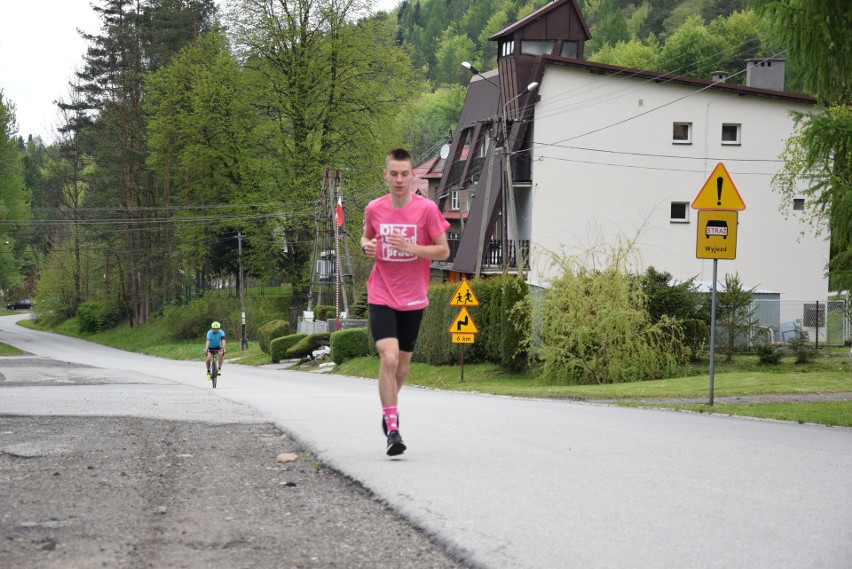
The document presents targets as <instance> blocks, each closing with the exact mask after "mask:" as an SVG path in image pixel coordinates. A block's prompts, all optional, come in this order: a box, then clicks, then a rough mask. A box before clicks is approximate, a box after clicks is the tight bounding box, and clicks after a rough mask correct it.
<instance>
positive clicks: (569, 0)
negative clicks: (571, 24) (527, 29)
mask: <svg viewBox="0 0 852 569" xmlns="http://www.w3.org/2000/svg"><path fill="white" fill-rule="evenodd" d="M565 4H573V5H574V10H576V11H577V15H578V16H579V17H580V18H579V20H580V23H581V24H582V25H583V31H584V32H585V33H586V37H587V38H589V39H591V37H592V32H591V31H589V26H587V25H586V20H585V18H583V12H582V10H580V6H579V5H578V4H577V0H553V2H550V3H549V4H547V5H545V6H542V7H541V8H539V9H538V10H536V11H535V12H533V13H532V14H530V15H529V16H527V17H526V18H522V19H520V20H518V21H517V22H515V23H514V24H511V25H509V26H507V27H505V28H503V29H502V30H500V31H499V32H497V33H496V34H494V35H492V36H489V38H488V39H489V40H492V41H495V40H498V39H500V38H502V37H504V36H507V35H509V34H512V33H514V32H515V31H516V30H519V29H520V28H523V27H524V26H526V25H527V24H529V23H531V22H534V21H536V20H538V19H539V18H541V17H542V16H544V15H546V14H548V13H549V12H552V11H553V10H556V9H557V8H560V7H561V6H564V5H565Z"/></svg>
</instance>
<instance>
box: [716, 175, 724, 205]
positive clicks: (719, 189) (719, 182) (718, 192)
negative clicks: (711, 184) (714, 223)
mask: <svg viewBox="0 0 852 569" xmlns="http://www.w3.org/2000/svg"><path fill="white" fill-rule="evenodd" d="M723 181H724V178H723V177H722V176H719V177H718V178H716V198H717V199H718V200H719V201H717V202H716V205H722V182H723Z"/></svg>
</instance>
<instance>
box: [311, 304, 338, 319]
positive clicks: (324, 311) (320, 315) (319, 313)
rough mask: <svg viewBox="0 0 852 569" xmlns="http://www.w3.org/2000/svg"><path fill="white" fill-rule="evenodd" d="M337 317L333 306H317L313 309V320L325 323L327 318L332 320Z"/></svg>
mask: <svg viewBox="0 0 852 569" xmlns="http://www.w3.org/2000/svg"><path fill="white" fill-rule="evenodd" d="M336 316H337V310H335V308H334V307H333V306H327V305H325V304H318V305H316V306H315V307H314V319H315V320H323V321H327V320H328V319H329V318H331V319H334V318H335V317H336Z"/></svg>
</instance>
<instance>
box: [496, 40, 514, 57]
mask: <svg viewBox="0 0 852 569" xmlns="http://www.w3.org/2000/svg"><path fill="white" fill-rule="evenodd" d="M513 51H515V42H514V41H504V42H503V43H501V44H500V57H507V56H509V55H512V52H513Z"/></svg>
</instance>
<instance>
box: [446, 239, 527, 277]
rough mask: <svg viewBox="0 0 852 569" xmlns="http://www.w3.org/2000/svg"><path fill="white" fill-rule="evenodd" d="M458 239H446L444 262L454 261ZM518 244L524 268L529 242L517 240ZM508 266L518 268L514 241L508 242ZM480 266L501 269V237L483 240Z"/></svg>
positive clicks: (450, 262)
mask: <svg viewBox="0 0 852 569" xmlns="http://www.w3.org/2000/svg"><path fill="white" fill-rule="evenodd" d="M459 241H460V240H459V239H448V240H447V242H448V243H449V245H450V257H449V259H447V260H446V263H448V264H450V265H452V264H453V262H455V258H456V253H457V252H458V249H459ZM518 245H519V246H520V257H521V260H522V262H523V268H524V270H528V269H529V265H530V242H529V241H528V240H521V241H519V242H518ZM508 246H509V247H508V255H509V256H508V265H507V266H508V267H509V269H511V270H517V269H518V254H517V253H518V251H516V249H515V242H514V241H511V240H510V241H509V242H508ZM482 268H483V270H485V271H488V272H493V271H495V270H502V268H503V241H502V240H501V239H491V240H490V241H486V242H485V247H484V248H483V251H482Z"/></svg>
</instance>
